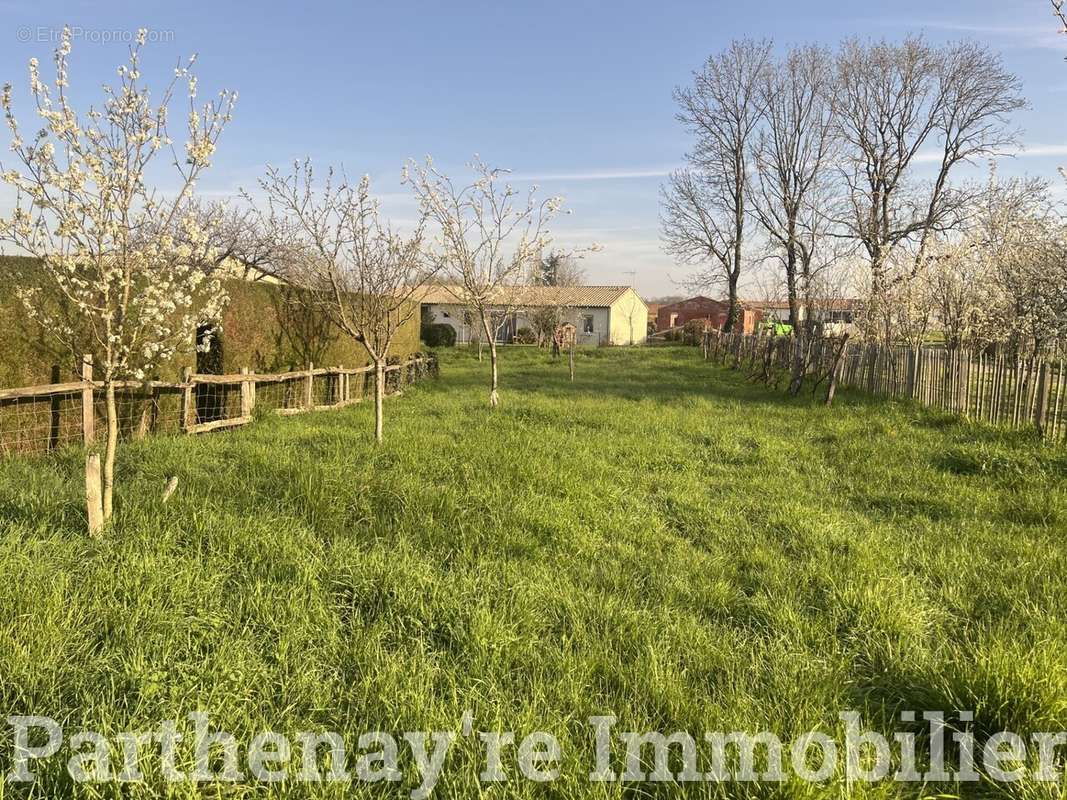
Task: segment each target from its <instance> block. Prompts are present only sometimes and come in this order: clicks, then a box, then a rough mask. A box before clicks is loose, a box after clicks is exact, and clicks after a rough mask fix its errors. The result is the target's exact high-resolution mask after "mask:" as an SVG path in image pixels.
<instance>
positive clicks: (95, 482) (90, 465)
mask: <svg viewBox="0 0 1067 800" xmlns="http://www.w3.org/2000/svg"><path fill="white" fill-rule="evenodd" d="M85 511H86V516H87V518H88V521H89V535H90V536H99V535H100V533H101V531H103V530H104V507H103V500H102V498H101V497H100V454H99V453H86V454H85Z"/></svg>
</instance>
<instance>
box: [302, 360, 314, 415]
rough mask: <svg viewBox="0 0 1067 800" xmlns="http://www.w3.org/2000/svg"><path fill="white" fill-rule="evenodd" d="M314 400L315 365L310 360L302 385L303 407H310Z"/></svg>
mask: <svg viewBox="0 0 1067 800" xmlns="http://www.w3.org/2000/svg"><path fill="white" fill-rule="evenodd" d="M314 402H315V365H314V364H313V363H312V362H310V361H309V362H308V376H307V382H306V385H305V386H304V408H307V409H310V408H313V407H314V406H313V405H312V403H314Z"/></svg>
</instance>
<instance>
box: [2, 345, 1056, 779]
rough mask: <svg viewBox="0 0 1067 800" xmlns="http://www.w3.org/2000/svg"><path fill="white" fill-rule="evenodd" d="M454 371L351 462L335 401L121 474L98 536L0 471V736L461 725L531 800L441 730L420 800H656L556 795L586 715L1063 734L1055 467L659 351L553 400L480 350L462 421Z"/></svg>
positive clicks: (644, 721)
mask: <svg viewBox="0 0 1067 800" xmlns="http://www.w3.org/2000/svg"><path fill="white" fill-rule="evenodd" d="M487 369H488V364H487V363H479V362H478V361H477V360H476V358H475V357H474V356H473V354H472V353H471V352H468V351H456V352H453V353H448V354H446V355H445V357H444V359H443V365H442V377H441V379H440V380H439V381H437V382H427V383H425V384H422V385H419V386H417V387H414V388H411V389H408V390H407V391H406V393H405V395H404V397H402V398H398V399H396V400H390V401H389V405H388V406H387V409H386V441H385V444H384V446H382V447H380V448H377V449H375V448H374V447H373V445H372V441H371V432H372V420H371V415H372V413H373V412H372V409H371V408H369V407H363V406H360V407H355V408H352V409H348V410H345V411H341V412H336V413H328V414H327V413H320V414H310V415H305V416H301V417H295V418H287V419H265V420H263V421H260V422H257V424H255V425H253V426H250V427H248V428H246V429H242V430H239V431H234V432H230V433H225V434H217V435H208V436H202V437H196V438H159V439H154V440H150V441H146V442H142V443H138V444H134V445H131V446H129V447H126V448H125V449H124V450H123V451H122V452H121V453H120V464H119V476H118V480H119V495H118V497H119V499H118V503H119V505H118V509H117V519H116V524H115V526H114V528H113V530H111V531H110V533H109V534H108V535H107V537H106V538H104V539H102V540H99V541H92V540H89V539H87V538H86V537H85V535H84V534H83V520H82V511H81V501H80V496H81V489H80V485H79V467H80V460H79V456H78V455H77V454H69V455H66V456H60V457H56V458H49V459H36V460H10V461H5V462H0V711H2V712H4V715H5V716H6V715H7V714H39V715H47V716H51V717H53V718H55V719H56V720H59V721H60V722H62V723H63V724H65V725H66V726H67V727H68V730H76V729H78V728H81V727H87V728H95V729H97V730H100V731H101V732H104V733H111V732H116V731H123V730H137V729H150V728H153V727H155V725H156V724H158V722H159V721H160V720H163V719H168V718H178V719H182V718H183V717H184V716H185V715H186V714H188V713H189V712H191V711H195V710H197V709H203V710H206V711H209V712H210V713H211V715H212V721H213V724H214V725H215V726H217V727H219V728H223V729H226V730H228V731H230V732H232V733H234V734H235V735H236V736H237V737H238V739H239V740H241V741H242V742H244V743H247V742H248V741H249V740H251V738H252V737H253V736H254V735H255V734H256V733H258V732H259V731H260V730H263V729H271V730H275V731H279V732H283V733H287V734H290V735H295V733H296V732H297V731H301V730H308V729H315V730H337V731H339V732H341V733H342V734H343V735H344V736H345V738H346V740H347V743H348V745H349V747H350V758H354V755H353V754H352V752H351V751H355V750H357V748H356V745H355V742H356V738H357V737H358V735H359V734H360V733H362V732H364V731H372V730H385V731H393V732H397V734H398V735H399V732H401V731H406V730H438V729H440V730H456V729H457V726H458V725H459V720H460V718H461V716H462V714H463V712H464V710H466V709H471V710H472V711H473V715H474V724H475V726H476V728H478V729H481V730H514V731H516V732H517V734H518V737H519V738H520V739H521V737H522V736H523V735H525V734H526V733H529V732H531V731H535V730H544V731H549V732H551V733H553V734H555V735H556V736H557V737H558V738H559V740H560V743H561V746H562V750H563V756H564V760H563V764H562V775H561V776H560V778H559V779H558V780H557V781H555V782H552V783H548V784H544V785H536V784H533V783H530V782H528V781H524V780H522V779H521V778H520V777H519V775H518V771H517V769H516V768H515V766H514V764H515V762H514V751H511V755H510V756H509V757H508V758H506V759H505V762H504V763H505V768H506V769H507V770H508V772H509V774H510V775H511V780H510V781H509V782H508V783H506V784H503V785H497V786H485V785H479V783H478V781H477V774H478V772H479V770H480V769H482V768H483V766H484V764H483V759H482V758H481V752H482V751H481V749H480V748H479V747H478V746H476V741H475V740H474V738H473V737H471V738H467V737H460V739H459V740H458V741H457V743H456V744H455V745H454V746H453V749H452V752H451V753H450V755H449V757H448V758H449V760H448V762H447V764H446V767H445V770H444V773H443V775H442V778H441V780H440V783H439V784H438V785H437V789H436V794H435V796H438V797H469V796H477V795H479V794H480V793H486V794H490V795H496V796H500V797H542V796H549V797H587V796H589V797H623V796H628V797H649V796H664V797H665V796H670V795H672V794H674V793H676V792H677V791H678V787H672V786H670V785H658V786H657V785H654V784H642V785H624V784H608V785H593V784H590V783H589V782H588V781H587V780H586V774H587V773H588V772H589V770H590V769H592V766H593V763H594V759H593V747H592V736H591V732H590V728H589V726H588V724H587V723H586V719H587V718H588V717H589V716H591V715H595V714H605V713H613V714H615V715H617V716H618V718H619V722H618V730H638V731H645V730H658V731H663V732H671V731H675V730H688V731H691V732H693V733H694V734H695V735H697V736H698V737H699V736H700V735H701V734H702V732H703V731H710V730H744V731H758V730H764V729H767V730H771V731H774V732H776V733H777V734H778V735H779V736H781V737H782V739H783V740H788V739H791V738H793V737H795V736H797V735H799V734H800V733H802V732H806V731H808V730H810V729H812V728H822V729H823V730H825V731H827V732H828V733H830V734H831V735H832V736H835V738H839V737H840V733H841V730H842V724H841V722H840V721H839V719H838V714H839V712H841V711H843V710H848V709H857V710H860V711H861V712H862V713H863V715H864V721H865V723H866V724H868V725H870V726H871V727H872V728H874V729H877V730H882V731H884V732H885V733H886V734H887V735H889V734H891V732H892V731H894V730H896V729H898V728H901V727H907V726H902V725H901V723H899V722H895V721H894V720H895V719H897V718H898V717H899V713H900V712H901V711H904V710H916V711H920V712H921V711H922V710H924V709H930V710H944V711H946V712H952V711H953V710H955V709H964V710H971V711H973V712H975V715H976V717H975V725H974V727H975V729H976V730H977V731H978V732H979V733H980V734H981V733H985V732H992V731H996V730H1000V729H1002V728H1008V729H1012V730H1015V731H1018V732H1020V733H1022V734H1024V735H1026V734H1028V733H1029V732H1030V731H1037V730H1061V729H1067V625H1065V623H1067V543H1065V529H1067V490H1065V480H1064V479H1065V477H1067V456H1065V454H1064V452H1063V451H1056V450H1051V449H1047V448H1042V447H1041V446H1039V445H1038V444H1036V443H1034V442H1032V441H1031V440H1030V439H1029V438H1027V437H1026V436H1025V435H1024V434H1020V433H1007V432H1002V431H997V430H993V429H989V428H982V427H976V426H972V425H969V424H966V423H963V422H960V421H958V420H955V419H953V418H950V417H946V416H941V415H936V414H932V413H929V412H926V411H922V410H919V409H917V408H915V407H913V406H912V405H910V404H904V403H896V402H891V401H885V400H878V399H872V398H867V397H863V396H861V395H856V394H851V393H847V392H846V393H844V395H843V396H841V398H840V399H839V401H838V402H837V404H836V405H835V407H834V408H833V409H830V410H827V409H824V408H822V407H821V406H820V405H819V404H817V403H813V402H811V401H810V400H808V399H806V398H798V399H795V400H794V399H789V398H785V397H783V396H779V395H776V394H771V393H769V392H768V391H767V390H765V389H763V388H762V387H755V386H752V385H749V384H746V383H745V382H744V380H743V379H742V377H741V376H740V375H738V374H736V373H732V372H730V371H727V370H722V369H719V368H717V367H713V366H711V365H709V364H708V363H706V362H703V361H701V360H700V359H699V355H698V353H697V352H696V351H694V350H692V349H686V348H660V349H653V350H596V351H582V352H580V354H579V356H578V364H577V375H576V379H575V381H574V382H573V383H572V382H571V381H569V380H568V378H567V369H566V364H565V362H556V363H554V362H551V361H550V360H549V358H548V357H547V356H546V355H545V354H544V353H541V352H538V351H530V350H505V352H504V353H503V355H502V366H501V373H502V379H501V380H502V406H501V408H499V409H498V410H497V411H495V412H490V411H489V410H488V408H487V404H486V395H487V390H486V386H487V382H486V376H485V373H486V371H487ZM171 475H177V476H178V477H179V480H180V484H179V488H178V491H177V493H176V494H175V495H174V497H173V498H172V499H171V500H170V502H168V503H167V504H166V505H163V504H162V503H161V500H160V497H161V493H162V490H163V487H164V485H165V484H166V482H167V479H168V478H169V476H171ZM911 727H912V728H913V729H915V730H917V731H921V730H922V728H921V723H919V724H916V725H913V726H911ZM617 751H618V752H621V748H617ZM67 755H69V754H67ZM188 755H189V760H190V761H191V753H189V754H188ZM401 756H402V759H401V760H402V763H403V765H404V769H405V770H406V775H405V780H404V781H403V782H402V783H400V784H360V783H355V784H353V785H351V786H338V785H318V786H316V785H295V784H286V785H281V786H273V787H265V786H261V785H260V786H257V785H251V784H245V785H240V786H236V787H231V786H226V787H222V786H208V787H199V788H197V787H193V786H190V785H184V784H183V785H171V786H168V785H166V784H164V783H163V782H162V778H161V776H160V775H159V771H158V769H157V768H156V767H155V766H154V761H153V760H152V759H146V762H145V764H144V770H145V773H146V775H147V776H148V778H149V782H148V783H147V784H144V785H126V786H119V785H117V784H104V785H88V784H80V785H77V786H75V785H73V784H72V783H71V782H70V780H69V778H68V777H67V775H66V770H65V761H66V757H63V758H54V759H49V760H48V761H42V762H40V763H39V764H38V765H35V769H36V770H37V771H38V772H39V774H40V778H39V780H38V783H37V784H35V785H34V786H33V787H31V788H27V787H25V786H17V785H7V786H3V785H2V784H0V798H6V797H11V796H13V797H21V796H26V795H28V796H34V797H42V798H43V797H53V796H65V795H73V794H77V795H79V796H85V797H155V796H161V795H164V794H166V795H167V796H175V797H201V796H211V797H215V796H219V797H223V796H225V797H264V796H276V797H283V796H284V797H288V796H299V797H303V796H315V797H342V796H344V797H352V796H355V797H396V796H406V792H407V791H408V790H410V789H412V788H414V787H415V786H417V785H418V782H419V781H418V779H417V776H416V771H415V769H414V765H413V764H412V762H411V759H410V758H406V757H405V753H404V751H403V750H402V751H401ZM10 757H11V737H10V730H9V728H7V727H6V726H5V727H3V728H0V768H2V769H3V770H4V771H5V772H6V770H7V767H8V764H9V762H10ZM179 766H181V765H179ZM184 766H185V767H188V766H189V764H188V763H186V764H185V765H184ZM619 766H621V765H619ZM619 766H617V768H619ZM1060 788H1062V787H1060ZM688 791H689V792H690V793H691V794H696V795H700V796H703V795H709V796H720V797H741V796H753V797H771V796H781V797H821V796H827V797H830V796H833V797H841V796H845V795H846V793H847V792H851V795H850V796H854V797H898V796H899V797H913V796H916V795H917V794H919V792H920V791H925V792H926V793H927V795H928V796H935V795H938V793H943V794H946V795H949V796H951V795H956V794H962V795H963V796H972V795H974V794H975V792H976V789H975V788H974V787H967V786H962V787H958V786H953V785H945V786H936V787H925V789H923V788H922V787H918V786H915V785H902V784H893V783H891V782H887V783H881V784H876V785H874V786H866V785H854V786H852V787H851V789H846V786H845V783H844V778H843V776H841V775H838V776H837V777H835V778H834V779H833V781H832V782H831V783H829V784H828V785H822V786H817V785H808V784H804V783H801V782H799V781H797V780H795V779H793V780H790V781H789V782H787V783H786V784H784V785H781V786H775V785H769V784H736V783H735V784H724V785H721V786H716V785H713V784H712V785H701V786H693V787H689V789H688ZM981 791H988V792H989V793H991V794H997V793H1000V792H1002V794H998V796H1004V795H1007V796H1020V797H1021V796H1034V797H1049V796H1058V795H1057V794H1056V792H1057V791H1059V789H1055V788H1054V789H1053V790H1052V791H1047V790H1046V789H1044V788H1043V787H1040V786H1036V785H1034V784H1032V783H1027V784H1024V785H1015V786H1012V787H1004V788H1003V789H995V788H994V787H988V786H987V787H986V788H985V789H983V790H981Z"/></svg>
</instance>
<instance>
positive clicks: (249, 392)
mask: <svg viewBox="0 0 1067 800" xmlns="http://www.w3.org/2000/svg"><path fill="white" fill-rule="evenodd" d="M250 372H251V371H250V370H249V369H248V367H241V374H242V375H243V376H245V377H244V380H242V381H241V416H242V417H251V416H252V412H253V411H254V410H255V407H256V384H255V381H253V380H251V379H250V378H249V377H248V376H249V374H250Z"/></svg>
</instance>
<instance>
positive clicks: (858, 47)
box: [834, 38, 1025, 339]
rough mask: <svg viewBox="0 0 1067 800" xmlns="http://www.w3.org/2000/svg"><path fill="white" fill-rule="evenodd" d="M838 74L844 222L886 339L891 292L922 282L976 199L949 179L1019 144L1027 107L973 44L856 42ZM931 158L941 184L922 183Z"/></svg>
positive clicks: (847, 47) (999, 67)
mask: <svg viewBox="0 0 1067 800" xmlns="http://www.w3.org/2000/svg"><path fill="white" fill-rule="evenodd" d="M836 77H837V79H836V83H835V92H836V94H835V99H834V119H835V120H836V122H837V132H838V135H839V136H840V138H841V140H842V143H843V148H842V156H843V158H842V168H841V175H842V178H843V181H844V184H845V186H844V194H845V196H846V200H845V202H844V205H843V208H842V212H841V214H840V219H839V221H840V222H841V224H842V225H843V226H844V228H845V231H846V234H847V235H848V236H850V237H851V238H853V239H854V240H855V241H857V242H858V243H859V244H860V246H861V247H862V248H863V250H864V251H865V253H866V255H867V259H868V263H869V265H870V272H871V281H870V283H871V291H872V315H873V318H874V320H875V322H876V323H877V324H879V327H881V328H882V336H883V337H884V338H886V339H888V338H890V337H891V320H892V310H891V305H890V304H889V303H888V302H887V300H886V294H887V292H888V291H889V290H890V289H891V288H892V287H893V285H894V284H896V283H899V282H901V281H907V280H911V279H912V278H914V277H915V275H916V274H917V272H918V271H919V269H920V268H921V266H922V264H923V263H924V259H925V253H926V248H927V246H928V245H929V242H930V241H931V237H932V236H934V235H936V234H938V233H943V232H945V231H947V230H951V229H952V228H954V227H956V226H958V225H959V224H960V222H961V220H962V219H963V217H964V215H965V211H966V208H967V206H968V204H969V203H970V202H971V200H972V195H971V194H970V193H968V192H964V191H962V190H960V189H959V187H953V186H952V185H951V184H950V182H949V177H950V175H951V174H952V172H953V170H954V169H955V168H956V167H957V166H958V165H959V164H961V163H965V162H971V161H973V160H974V159H975V158H976V157H980V156H984V155H992V154H996V153H997V152H999V151H1001V150H1003V149H1005V148H1009V147H1011V146H1013V145H1015V144H1016V136H1015V133H1014V131H1012V130H1010V129H1009V127H1008V126H1009V119H1010V115H1011V114H1012V112H1014V111H1017V110H1018V109H1020V108H1022V107H1024V106H1025V101H1024V100H1023V99H1022V98H1021V97H1020V95H1019V89H1020V84H1019V80H1018V78H1016V77H1015V76H1014V75H1013V74H1011V73H1010V72H1008V71H1007V70H1006V69H1005V68H1004V65H1003V63H1002V62H1001V59H1000V57H999V56H998V55H996V54H994V53H992V52H991V51H990V50H988V49H987V48H985V47H983V46H981V45H979V44H975V43H972V42H962V43H958V44H952V45H946V46H935V45H931V44H928V43H927V42H925V41H923V40H921V39H916V38H908V39H906V40H904V41H903V42H902V43H900V44H892V43H889V42H884V41H883V42H875V43H866V42H861V41H859V40H855V39H854V40H850V41H847V42H845V43H844V45H843V46H842V49H841V52H840V53H839V55H838V58H837V76H836ZM927 159H932V160H933V163H934V178H933V180H932V181H931V182H929V184H926V183H922V184H920V183H919V182H917V181H916V180H915V176H914V172H915V167H916V165H917V164H919V163H920V162H922V161H925V160H927ZM901 250H904V251H905V254H906V256H907V257H903V256H902V254H901V253H900V251H901ZM894 267H895V269H894Z"/></svg>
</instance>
